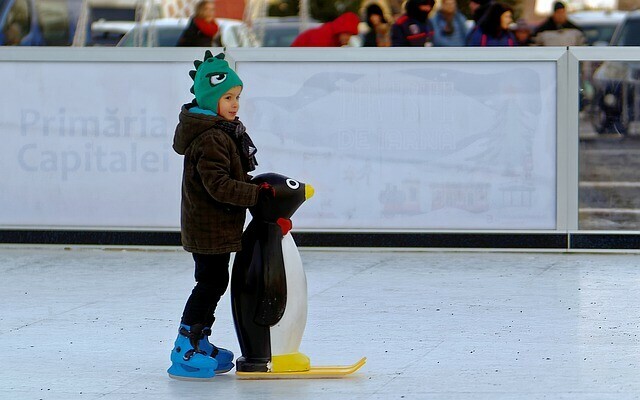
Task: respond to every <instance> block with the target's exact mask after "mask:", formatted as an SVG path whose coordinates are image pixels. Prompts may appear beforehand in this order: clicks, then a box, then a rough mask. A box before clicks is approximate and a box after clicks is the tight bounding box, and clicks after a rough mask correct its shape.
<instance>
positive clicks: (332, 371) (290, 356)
mask: <svg viewBox="0 0 640 400" xmlns="http://www.w3.org/2000/svg"><path fill="white" fill-rule="evenodd" d="M252 182H253V183H256V184H265V183H267V184H269V185H270V186H271V187H272V188H273V192H274V196H273V197H265V199H264V201H259V202H258V204H257V205H256V206H255V207H251V208H250V209H249V211H250V212H251V215H252V217H253V218H252V220H251V222H250V223H249V225H248V226H247V229H246V230H245V232H244V233H243V235H242V251H241V252H239V253H237V254H236V257H235V261H234V263H233V270H232V276H231V304H232V312H233V320H234V323H235V327H236V334H237V335H238V341H239V342H240V349H241V350H242V356H241V357H240V358H238V359H237V361H236V374H237V376H238V377H239V378H243V379H270V378H277V379H282V378H337V377H341V376H345V375H348V374H351V373H353V372H355V371H357V370H358V369H359V368H361V367H362V366H363V365H364V364H365V362H366V359H365V358H362V359H361V360H360V361H358V362H357V363H355V364H353V365H346V366H322V367H316V366H311V362H310V360H309V357H307V356H306V355H304V354H302V353H300V352H299V350H298V349H299V346H300V342H301V341H302V335H303V333H304V328H305V325H306V322H307V281H306V276H305V273H304V268H303V266H302V260H301V258H300V253H299V252H298V248H297V246H296V244H295V242H294V240H293V237H292V236H291V234H290V233H289V230H290V229H291V220H290V218H291V216H292V215H293V214H294V212H295V211H296V210H297V209H298V207H300V205H302V203H303V202H304V201H305V200H306V199H308V198H310V197H311V196H313V187H312V186H311V185H308V184H304V183H301V182H298V181H296V180H294V179H291V178H287V177H285V176H282V175H278V174H273V173H269V174H262V175H258V176H256V177H255V178H254V179H253V180H252Z"/></svg>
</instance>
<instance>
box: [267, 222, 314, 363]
mask: <svg viewBox="0 0 640 400" xmlns="http://www.w3.org/2000/svg"><path fill="white" fill-rule="evenodd" d="M282 258H283V260H284V270H285V274H286V279H287V303H286V306H285V310H284V315H283V316H282V319H280V321H278V323H277V324H276V325H274V326H272V327H271V329H270V336H271V354H272V355H279V354H290V353H295V352H297V351H298V348H299V347H300V342H301V341H302V334H303V333H304V327H305V325H306V324H307V277H306V275H305V273H304V269H303V268H302V260H301V259H300V253H299V252H298V247H297V246H296V243H295V242H294V241H293V237H292V236H291V234H290V233H287V234H286V235H284V237H283V238H282Z"/></svg>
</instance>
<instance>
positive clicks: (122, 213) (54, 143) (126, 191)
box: [0, 62, 190, 229]
mask: <svg viewBox="0 0 640 400" xmlns="http://www.w3.org/2000/svg"><path fill="white" fill-rule="evenodd" d="M188 70H189V65H188V64H187V63H151V62H148V63H105V62H100V63H98V62H73V63H67V62H48V63H44V62H4V63H0V85H1V87H2V95H1V96H2V99H3V101H2V107H1V108H0V131H1V132H2V137H3V146H2V147H0V168H1V169H2V171H3V173H2V175H0V186H2V189H3V190H2V191H0V204H1V207H0V224H1V225H3V226H21V227H36V228H37V227H42V226H51V227H56V226H62V227H108V228H111V227H117V228H142V229H159V228H173V229H175V228H177V227H179V218H180V179H181V171H182V159H181V157H179V156H178V155H177V154H175V153H174V152H173V150H172V148H171V145H172V138H173V133H174V130H175V126H176V123H177V120H178V113H179V110H180V105H181V104H182V103H184V102H188V101H190V96H189V95H190V94H189V93H188V89H189V87H190V79H189V76H188V75H187V73H188Z"/></svg>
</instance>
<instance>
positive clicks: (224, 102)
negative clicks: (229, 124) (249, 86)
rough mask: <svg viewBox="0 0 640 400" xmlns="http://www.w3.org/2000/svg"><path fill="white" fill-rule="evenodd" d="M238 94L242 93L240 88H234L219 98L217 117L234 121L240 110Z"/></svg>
mask: <svg viewBox="0 0 640 400" xmlns="http://www.w3.org/2000/svg"><path fill="white" fill-rule="evenodd" d="M240 92H242V86H234V87H232V88H231V89H229V90H228V91H227V93H225V94H223V95H222V97H220V100H218V115H219V116H221V117H222V118H224V119H226V120H228V121H233V120H235V119H236V114H238V110H239V109H240Z"/></svg>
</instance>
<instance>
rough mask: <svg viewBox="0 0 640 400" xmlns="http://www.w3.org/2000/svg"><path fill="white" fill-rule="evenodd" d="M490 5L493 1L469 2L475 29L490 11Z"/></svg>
mask: <svg viewBox="0 0 640 400" xmlns="http://www.w3.org/2000/svg"><path fill="white" fill-rule="evenodd" d="M490 5H491V0H471V1H469V10H470V11H471V19H472V20H473V22H474V27H475V26H477V25H478V21H480V19H481V18H482V16H483V15H484V13H485V12H486V11H487V10H488V9H489V6H490Z"/></svg>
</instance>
